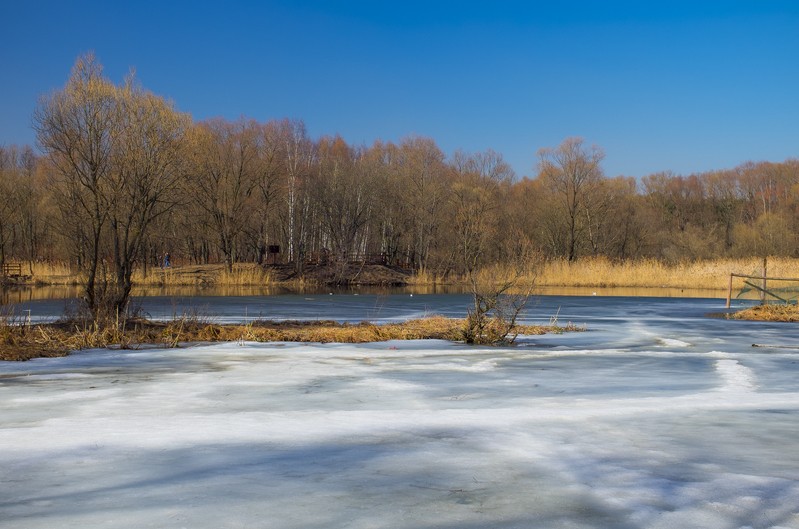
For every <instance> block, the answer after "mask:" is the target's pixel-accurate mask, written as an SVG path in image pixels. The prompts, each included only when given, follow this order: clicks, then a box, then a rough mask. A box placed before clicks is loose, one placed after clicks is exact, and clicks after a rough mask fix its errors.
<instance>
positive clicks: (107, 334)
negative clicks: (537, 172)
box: [0, 316, 582, 361]
mask: <svg viewBox="0 0 799 529" xmlns="http://www.w3.org/2000/svg"><path fill="white" fill-rule="evenodd" d="M463 326H464V321H463V320H462V319H456V318H445V317H442V316H433V317H429V318H422V319H417V320H410V321H406V322H401V323H389V324H381V325H377V324H374V323H370V322H362V323H355V324H352V323H337V322H334V321H281V322H276V321H254V322H251V323H248V324H246V325H218V324H214V323H209V322H204V321H201V320H199V319H197V318H180V319H176V320H174V321H170V322H151V321H146V320H134V321H129V322H127V323H125V325H124V326H122V327H118V326H114V325H111V326H107V327H101V326H98V325H96V324H85V325H81V324H75V323H53V324H41V325H2V326H0V360H12V361H20V360H30V359H31V358H37V357H44V356H65V355H67V354H68V352H69V351H74V350H80V349H88V348H101V347H118V348H135V347H138V346H139V345H141V344H153V345H159V346H163V347H178V346H180V345H181V344H185V343H191V342H231V341H255V342H316V343H331V342H336V343H368V342H382V341H387V340H423V339H439V340H450V341H459V340H461V339H462V337H463ZM576 330H582V329H579V328H576V327H573V326H566V327H560V326H557V325H550V326H530V325H519V326H517V327H516V328H515V332H516V333H518V334H545V333H547V332H554V333H560V332H564V331H576Z"/></svg>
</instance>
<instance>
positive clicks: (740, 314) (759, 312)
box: [727, 304, 799, 322]
mask: <svg viewBox="0 0 799 529" xmlns="http://www.w3.org/2000/svg"><path fill="white" fill-rule="evenodd" d="M727 317H728V318H730V319H734V320H750V321H784V322H799V307H798V306H797V305H782V304H780V305H776V304H775V305H757V306H755V307H750V308H748V309H744V310H739V311H737V312H733V313H732V314H728V315H727Z"/></svg>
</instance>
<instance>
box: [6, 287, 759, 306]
mask: <svg viewBox="0 0 799 529" xmlns="http://www.w3.org/2000/svg"><path fill="white" fill-rule="evenodd" d="M468 291H469V290H468V287H466V286H464V285H410V286H405V287H386V286H344V287H319V286H316V285H313V286H291V287H289V286H283V285H262V286H210V287H208V286H206V287H202V286H196V285H186V286H170V287H136V288H134V289H133V296H134V297H136V298H149V297H167V298H169V297H172V298H192V297H253V296H256V297H257V296H280V295H290V294H295V295H320V294H330V293H333V294H364V295H377V296H388V295H394V294H420V295H421V294H425V295H428V294H464V293H468ZM81 292H82V291H81V287H79V286H66V285H59V286H49V285H48V286H15V287H11V288H3V289H0V304H2V305H19V304H23V303H26V302H29V301H34V300H66V299H76V298H80V296H81ZM536 294H537V295H541V296H613V297H657V298H716V299H723V298H724V297H725V296H726V294H727V293H726V292H725V291H724V290H721V289H698V288H645V287H613V288H599V287H557V286H542V287H538V288H537V289H536ZM755 298H756V294H755V293H753V292H750V293H748V295H747V296H742V297H741V298H739V299H755Z"/></svg>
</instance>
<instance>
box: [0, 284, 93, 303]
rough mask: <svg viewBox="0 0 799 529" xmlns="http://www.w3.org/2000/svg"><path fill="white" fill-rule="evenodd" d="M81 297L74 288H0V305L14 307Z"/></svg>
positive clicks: (59, 286) (79, 290) (61, 286)
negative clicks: (34, 302) (29, 303)
mask: <svg viewBox="0 0 799 529" xmlns="http://www.w3.org/2000/svg"><path fill="white" fill-rule="evenodd" d="M80 295H81V289H80V287H76V286H64V285H58V286H52V285H48V286H13V287H5V288H0V304H2V305H15V304H19V303H24V302H26V301H34V300H44V299H72V298H78V297H80Z"/></svg>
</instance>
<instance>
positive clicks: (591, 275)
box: [23, 257, 799, 290]
mask: <svg viewBox="0 0 799 529" xmlns="http://www.w3.org/2000/svg"><path fill="white" fill-rule="evenodd" d="M762 263H763V261H762V259H761V258H746V259H714V260H708V261H694V262H684V263H677V264H665V263H663V262H661V261H658V260H655V259H641V260H635V261H625V262H616V261H611V260H609V259H606V258H603V257H597V258H584V259H579V260H577V261H575V262H571V263H570V262H568V261H566V260H550V261H547V262H545V263H543V265H542V266H541V267H539V269H538V270H537V271H536V277H535V278H533V277H526V278H523V280H524V281H530V280H533V279H534V280H535V282H536V284H537V285H539V286H557V287H603V288H608V287H642V288H659V287H660V288H662V287H666V288H689V289H691V288H695V289H718V290H722V289H725V288H726V287H727V282H728V281H729V275H730V272H736V273H741V274H751V275H758V274H760V270H761V267H762ZM23 266H24V267H28V266H29V265H27V264H25V265H23ZM33 273H34V280H35V281H36V282H39V283H45V284H53V285H72V284H78V283H80V280H81V277H80V276H79V274H77V272H76V271H75V270H71V269H70V268H69V267H68V266H67V265H63V264H48V263H34V264H33ZM511 273H512V270H510V269H508V268H503V267H502V266H493V267H488V268H486V269H484V270H483V271H481V273H480V275H481V277H482V276H486V277H495V278H497V277H504V276H509V275H511ZM768 275H769V276H771V277H799V259H795V258H784V257H771V258H769V260H768ZM133 281H134V285H135V286H136V287H140V288H146V287H177V286H209V285H214V286H269V285H274V284H276V281H274V279H273V278H272V277H270V274H269V271H268V270H266V269H264V268H262V267H260V266H258V265H256V264H255V263H239V264H236V265H234V268H233V272H232V273H230V272H228V271H227V269H226V268H225V266H224V265H222V264H213V265H185V266H180V267H174V268H168V269H166V270H162V269H160V268H149V269H148V271H147V275H146V276H145V275H144V274H143V270H142V269H138V270H137V271H136V272H135V274H134V276H133ZM464 281H465V280H464V279H462V278H461V279H459V278H457V277H452V276H448V277H444V276H441V275H438V274H436V273H435V272H432V271H430V270H420V271H418V272H417V273H416V274H414V275H413V276H410V277H409V278H408V284H409V285H411V286H416V287H425V286H434V285H441V284H458V283H459V282H464ZM736 281H737V280H736ZM295 283H296V280H295ZM299 286H302V285H301V284H299Z"/></svg>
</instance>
